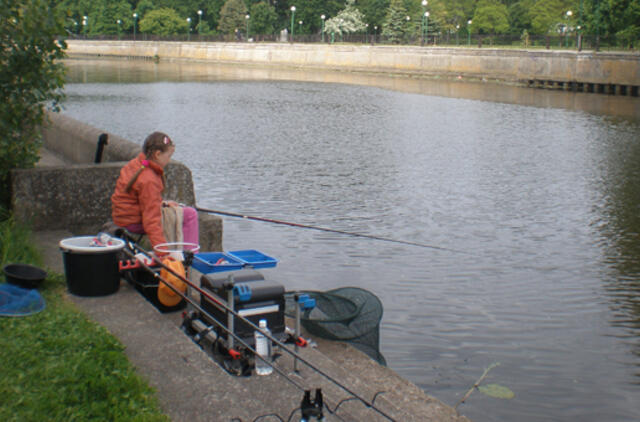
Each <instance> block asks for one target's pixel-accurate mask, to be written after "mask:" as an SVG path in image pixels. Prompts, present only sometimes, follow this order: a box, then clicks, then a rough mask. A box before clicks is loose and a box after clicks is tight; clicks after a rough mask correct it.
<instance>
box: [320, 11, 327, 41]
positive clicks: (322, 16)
mask: <svg viewBox="0 0 640 422" xmlns="http://www.w3.org/2000/svg"><path fill="white" fill-rule="evenodd" d="M326 18H327V17H326V16H325V15H321V16H320V19H322V42H324V20H325V19H326Z"/></svg>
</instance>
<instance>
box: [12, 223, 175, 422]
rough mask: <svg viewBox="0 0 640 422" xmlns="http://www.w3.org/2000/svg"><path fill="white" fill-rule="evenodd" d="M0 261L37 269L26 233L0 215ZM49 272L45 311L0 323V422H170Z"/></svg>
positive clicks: (117, 346) (117, 347)
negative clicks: (66, 296) (0, 403)
mask: <svg viewBox="0 0 640 422" xmlns="http://www.w3.org/2000/svg"><path fill="white" fill-rule="evenodd" d="M0 258H1V261H2V262H1V263H2V266H4V265H6V264H7V263H10V262H22V263H28V264H33V265H39V264H40V263H41V262H42V261H41V258H40V257H39V255H38V251H37V249H36V248H35V247H34V245H33V244H32V243H31V240H30V230H29V229H28V228H27V227H24V226H21V225H19V224H16V223H15V221H14V220H13V218H11V217H10V216H8V215H7V213H6V212H5V213H2V214H1V215H0ZM64 291H65V281H64V277H63V276H62V275H60V274H50V275H49V276H48V277H47V280H46V281H45V282H44V283H43V286H42V287H41V288H40V292H41V294H42V295H43V297H44V298H45V301H46V305H47V306H46V308H45V310H44V311H42V312H40V313H38V314H35V315H31V316H29V317H22V318H7V317H0V368H2V370H0V401H1V402H2V406H0V420H2V421H52V420H53V421H91V420H93V421H98V420H99V421H169V418H168V417H167V416H166V415H163V414H162V412H161V411H160V409H159V406H158V402H157V399H156V397H155V392H154V390H153V389H152V388H151V387H149V385H148V384H147V383H146V381H145V380H144V379H142V378H141V377H140V376H139V375H137V374H136V373H135V370H134V368H133V367H132V365H131V364H130V363H129V361H128V360H127V358H126V356H125V354H124V346H123V345H122V344H121V343H120V342H119V341H118V340H117V339H116V338H114V337H113V336H112V335H111V334H109V333H108V332H107V330H106V329H104V328H103V327H101V326H99V325H97V324H95V323H93V322H92V321H90V320H88V319H87V318H86V317H85V316H84V314H82V313H81V312H80V311H79V310H78V309H77V308H76V307H75V306H74V305H73V304H72V303H71V302H69V301H68V300H67V299H65V295H64Z"/></svg>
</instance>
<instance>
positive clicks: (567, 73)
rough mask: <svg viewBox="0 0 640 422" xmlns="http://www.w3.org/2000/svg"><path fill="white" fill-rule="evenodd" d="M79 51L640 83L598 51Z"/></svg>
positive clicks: (278, 46) (301, 47) (241, 47)
mask: <svg viewBox="0 0 640 422" xmlns="http://www.w3.org/2000/svg"><path fill="white" fill-rule="evenodd" d="M67 44H68V50H67V52H68V54H69V55H70V56H71V57H73V56H83V55H85V56H87V55H88V56H112V57H139V58H154V57H156V58H160V59H161V60H165V59H186V60H201V61H211V62H223V63H242V64H253V65H261V66H265V65H275V66H293V67H309V68H322V69H340V70H347V71H365V72H384V73H409V74H423V75H450V76H457V75H462V76H465V77H477V78H489V79H496V80H505V81H526V80H531V79H533V80H554V81H577V82H588V83H597V84H615V85H639V84H640V55H638V54H633V53H596V52H593V51H583V52H576V51H547V50H517V49H513V50H507V49H493V48H451V47H409V46H388V45H384V46H382V45H376V46H370V45H338V44H289V43H213V42H210V43H204V42H202V43H201V42H156V41H91V40H88V41H87V40H68V41H67Z"/></svg>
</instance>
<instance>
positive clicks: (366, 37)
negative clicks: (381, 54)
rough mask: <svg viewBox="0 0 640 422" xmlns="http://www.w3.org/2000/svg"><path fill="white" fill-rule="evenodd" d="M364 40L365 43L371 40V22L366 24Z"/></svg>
mask: <svg viewBox="0 0 640 422" xmlns="http://www.w3.org/2000/svg"><path fill="white" fill-rule="evenodd" d="M364 42H365V43H368V42H369V24H368V23H365V24H364Z"/></svg>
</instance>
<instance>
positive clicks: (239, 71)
mask: <svg viewBox="0 0 640 422" xmlns="http://www.w3.org/2000/svg"><path fill="white" fill-rule="evenodd" d="M65 63H66V65H67V67H68V69H69V79H70V80H73V81H77V82H82V83H102V82H104V83H113V82H123V83H146V82H157V81H188V82H196V81H225V80H226V81H231V80H233V81H237V80H257V81H305V82H321V83H342V84H353V85H367V86H376V87H379V88H384V89H391V90H394V91H401V92H411V93H419V94H424V95H437V96H443V97H453V98H467V99H474V100H482V101H492V102H503V103H509V104H522V105H531V106H536V107H554V108H564V109H572V110H582V111H587V112H590V113H595V114H608V115H614V116H622V117H632V118H638V117H640V100H639V99H638V98H633V97H621V96H612V95H598V94H588V93H567V92H559V91H551V90H540V89H532V88H523V87H517V86H510V85H505V84H496V83H479V82H467V81H464V80H462V79H461V80H453V81H452V80H443V79H427V78H419V77H412V76H409V75H404V76H393V77H390V76H389V75H379V74H365V73H360V72H358V73H354V72H341V71H335V72H328V71H322V70H313V69H304V70H300V69H293V68H291V69H287V68H281V67H257V66H240V65H228V64H219V63H199V62H183V61H169V62H167V61H162V62H160V63H153V62H151V61H140V60H131V61H123V60H108V59H105V60H100V61H95V60H82V59H74V60H67V61H66V62H65Z"/></svg>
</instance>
